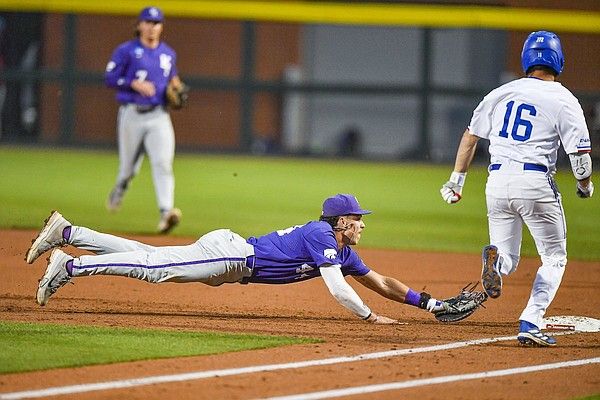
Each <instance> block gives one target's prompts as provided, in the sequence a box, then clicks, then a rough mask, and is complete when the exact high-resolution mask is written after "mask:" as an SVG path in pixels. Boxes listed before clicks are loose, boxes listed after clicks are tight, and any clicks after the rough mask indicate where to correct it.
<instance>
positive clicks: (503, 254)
mask: <svg viewBox="0 0 600 400" xmlns="http://www.w3.org/2000/svg"><path fill="white" fill-rule="evenodd" d="M469 132H470V133H471V134H473V135H476V136H478V137H480V138H484V139H488V140H489V141H490V146H489V152H490V162H491V163H490V167H489V176H488V180H487V185H486V191H485V193H486V200H487V209H488V223H489V235H490V243H491V244H493V245H495V246H497V247H498V252H499V256H500V257H499V261H498V262H499V270H500V273H501V274H503V275H508V274H511V273H512V272H514V271H515V270H516V268H517V265H518V262H519V257H520V251H521V239H522V225H523V222H525V224H526V225H527V227H528V228H529V231H530V233H531V235H532V236H533V239H534V240H535V244H536V247H537V251H538V253H539V255H540V257H541V261H542V265H541V266H540V268H539V269H538V272H537V275H536V277H535V280H534V283H533V288H532V290H531V295H530V298H529V302H528V303H527V306H526V307H525V309H524V310H523V313H522V314H521V317H520V318H519V319H520V320H524V321H528V322H530V323H533V324H535V325H536V326H540V325H541V319H542V318H543V316H544V314H545V312H546V309H547V308H548V306H549V305H550V303H551V302H552V300H553V299H554V296H555V294H556V292H557V290H558V287H559V286H560V282H561V280H562V276H563V273H564V270H565V266H566V264H567V246H566V239H567V235H566V234H567V229H566V222H565V218H564V212H563V208H562V204H561V195H560V192H559V191H558V188H557V186H556V184H555V183H554V180H553V175H554V173H555V171H556V159H557V150H558V148H559V147H560V144H561V143H562V144H563V147H564V149H565V152H566V153H567V154H573V153H578V152H589V151H590V150H591V142H590V137H589V132H588V129H587V126H586V123H585V118H584V115H583V110H582V108H581V105H580V104H579V102H578V101H577V99H576V98H575V96H573V94H572V93H571V92H570V91H569V90H568V89H566V88H565V87H564V86H562V85H561V84H560V83H559V82H553V81H544V80H540V79H537V78H522V79H517V80H514V81H512V82H509V83H507V84H505V85H502V86H500V87H499V88H497V89H494V90H493V91H491V92H490V93H489V94H488V95H487V96H485V98H484V99H483V100H482V101H481V103H480V104H479V106H478V107H477V108H476V109H475V111H474V112H473V117H472V119H471V123H470V124H469Z"/></svg>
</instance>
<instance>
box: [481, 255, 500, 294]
mask: <svg viewBox="0 0 600 400" xmlns="http://www.w3.org/2000/svg"><path fill="white" fill-rule="evenodd" d="M481 258H482V261H483V266H482V267H481V285H482V286H483V289H484V290H485V293H486V294H487V295H488V296H490V297H491V298H492V299H497V298H498V297H500V295H501V294H502V275H500V271H499V270H498V248H497V247H496V246H493V245H489V246H485V247H484V248H483V253H482V255H481Z"/></svg>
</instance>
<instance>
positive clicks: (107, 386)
mask: <svg viewBox="0 0 600 400" xmlns="http://www.w3.org/2000/svg"><path fill="white" fill-rule="evenodd" d="M574 333H576V331H567V332H557V333H554V334H553V336H562V335H570V334H574ZM516 339H517V336H516V335H515V336H501V337H495V338H484V339H474V340H465V341H460V342H452V343H446V344H439V345H434V346H425V347H415V348H408V349H399V350H390V351H382V352H376V353H365V354H359V355H355V356H344V357H333V358H324V359H317V360H307V361H298V362H291V363H282V364H266V365H255V366H250V367H242V368H228V369H218V370H210V371H197V372H187V373H183V374H173V375H155V376H148V377H144V378H133V379H122V380H115V381H107V382H96V383H85V384H79V385H69V386H56V387H50V388H46V389H37V390H26V391H20V392H10V393H0V400H20V399H33V398H39V397H48V396H59V395H66V394H76V393H86V392H93V391H99V390H114V389H123V388H131V387H136V386H146V385H155V384H159V383H172V382H184V381H191V380H199V379H207V378H216V377H222V376H232V375H241V374H252V373H258V372H269V371H278V370H284V369H297V368H308V367H316V366H322V365H331V364H342V363H349V362H357V361H364V360H375V359H378V358H388V357H399V356H404V355H410V354H417V353H428V352H434V351H443V350H450V349H458V348H461V347H467V346H475V345H481V344H489V343H496V342H504V341H510V340H516Z"/></svg>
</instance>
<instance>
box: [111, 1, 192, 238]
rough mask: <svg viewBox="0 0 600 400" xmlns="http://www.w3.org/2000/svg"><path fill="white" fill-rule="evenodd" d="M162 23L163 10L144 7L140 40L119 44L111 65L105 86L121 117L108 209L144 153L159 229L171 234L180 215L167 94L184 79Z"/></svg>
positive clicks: (118, 201)
mask: <svg viewBox="0 0 600 400" xmlns="http://www.w3.org/2000/svg"><path fill="white" fill-rule="evenodd" d="M163 22H164V16H163V13H162V11H161V10H160V9H158V8H156V7H146V8H144V9H143V10H142V11H141V12H140V15H139V17H138V22H137V27H136V38H135V39H133V40H130V41H128V42H125V43H122V44H120V45H119V46H118V47H117V48H116V49H115V51H114V52H113V54H112V56H111V58H110V61H109V62H108V64H107V66H106V73H105V81H106V85H107V86H109V87H112V88H115V89H116V90H117V96H116V97H117V101H118V102H119V104H120V105H121V106H120V107H119V114H118V117H117V136H118V143H119V172H118V175H117V182H116V184H115V187H114V188H113V189H112V191H111V192H110V195H109V197H108V200H107V202H106V207H107V208H108V209H109V210H110V211H117V210H118V209H119V208H120V206H121V202H122V200H123V196H124V195H125V192H126V191H127V187H128V185H129V182H130V181H131V179H132V178H133V177H134V176H135V175H136V174H137V173H138V172H139V170H140V168H141V166H142V161H143V154H144V152H145V153H147V154H148V157H149V158H150V163H151V166H152V179H153V181H154V189H155V192H156V201H157V203H158V208H159V210H160V220H159V223H158V228H157V229H158V231H159V232H160V233H168V232H169V231H170V230H171V229H173V227H174V226H175V225H177V224H178V223H179V220H180V219H181V211H180V210H179V209H177V208H175V207H174V191H175V178H174V176H173V158H174V156H175V134H174V132H173V124H172V123H171V117H170V116H169V112H168V111H167V108H166V99H165V90H166V88H167V86H168V84H169V82H171V81H174V82H173V83H174V84H177V85H181V81H180V79H179V77H178V76H177V67H176V64H175V62H176V54H175V51H174V50H173V49H172V48H171V47H169V46H168V45H167V44H166V43H165V42H162V41H161V40H160V35H161V33H162V30H163Z"/></svg>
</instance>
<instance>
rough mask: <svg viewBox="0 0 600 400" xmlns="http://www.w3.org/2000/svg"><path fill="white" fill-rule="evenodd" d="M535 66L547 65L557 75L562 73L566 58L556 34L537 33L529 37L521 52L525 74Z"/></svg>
mask: <svg viewBox="0 0 600 400" xmlns="http://www.w3.org/2000/svg"><path fill="white" fill-rule="evenodd" d="M534 65H545V66H547V67H549V68H551V69H553V70H554V72H556V73H557V74H560V73H561V72H562V70H563V66H564V65H565V58H564V56H563V52H562V46H561V45H560V39H559V38H558V36H557V35H556V33H553V32H548V31H537V32H532V33H531V34H530V35H529V36H527V39H525V43H523V51H522V52H521V66H522V67H523V72H525V73H527V70H528V69H529V68H530V67H532V66H534Z"/></svg>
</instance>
